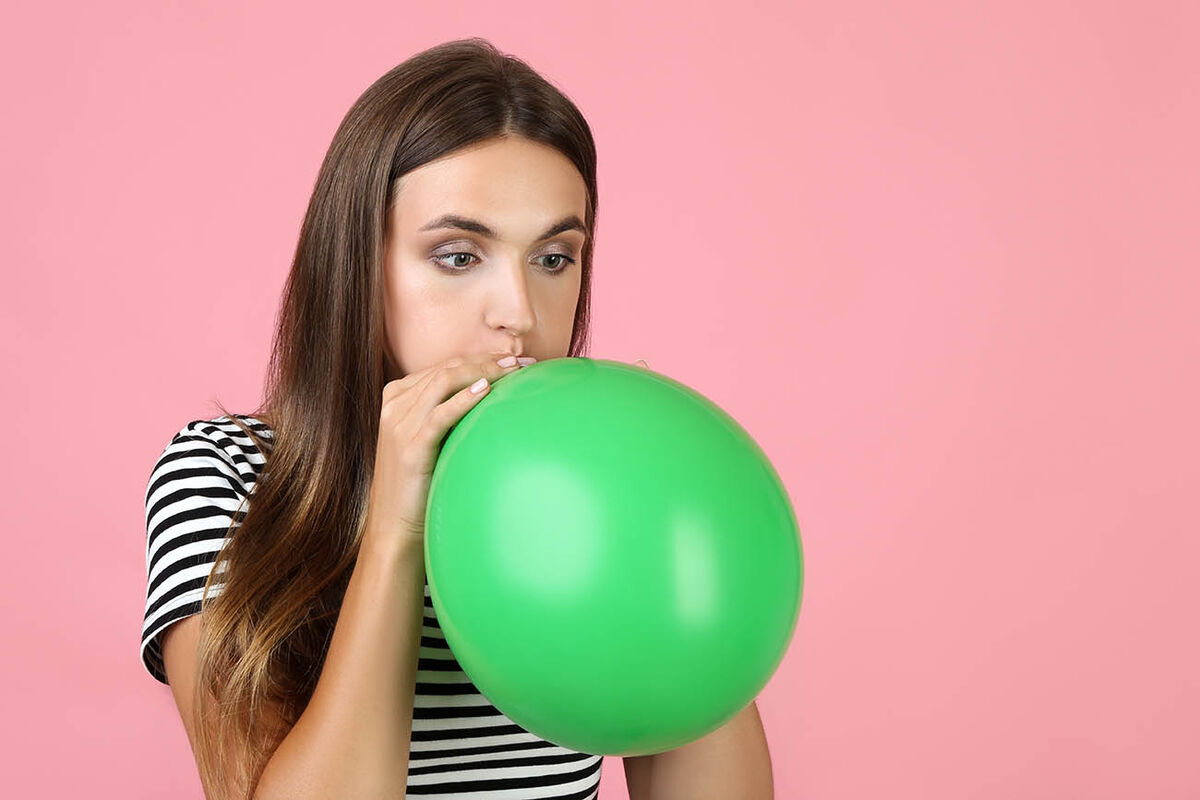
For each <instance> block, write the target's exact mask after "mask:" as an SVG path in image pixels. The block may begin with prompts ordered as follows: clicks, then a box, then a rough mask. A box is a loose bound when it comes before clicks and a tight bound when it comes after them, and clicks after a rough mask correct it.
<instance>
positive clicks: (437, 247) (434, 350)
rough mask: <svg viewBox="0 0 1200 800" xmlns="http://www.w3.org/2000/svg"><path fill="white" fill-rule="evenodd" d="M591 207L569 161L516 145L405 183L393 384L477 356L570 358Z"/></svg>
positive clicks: (464, 154)
mask: <svg viewBox="0 0 1200 800" xmlns="http://www.w3.org/2000/svg"><path fill="white" fill-rule="evenodd" d="M586 204H587V187H586V185H585V184H584V181H583V177H582V176H581V175H580V174H579V171H578V170H576V169H575V165H574V164H572V163H571V161H570V160H569V159H567V157H566V156H564V155H563V154H562V153H560V152H559V151H558V150H555V149H554V148H552V147H548V146H546V145H543V144H539V143H535V142H531V141H529V140H528V139H522V138H516V137H511V138H503V139H496V140H491V141H489V142H487V143H485V144H479V145H473V146H471V147H469V148H464V149H462V150H458V151H456V152H454V153H453V154H451V155H449V156H445V157H443V158H441V159H438V160H437V161H433V162H430V163H428V164H424V165H422V166H420V167H418V168H417V169H415V170H413V171H411V172H409V173H408V174H406V175H404V176H403V177H402V178H401V179H400V182H399V189H398V192H397V195H396V199H395V202H394V204H393V207H392V211H391V215H390V217H389V219H388V234H387V236H386V237H385V240H386V241H385V254H384V284H385V290H384V307H385V308H384V315H385V318H386V330H387V334H386V335H387V352H388V358H389V360H390V363H389V364H388V370H389V374H388V375H387V380H394V379H396V378H400V377H403V376H404V375H407V374H408V373H410V372H416V371H418V370H421V369H424V368H426V367H429V366H432V365H434V364H437V363H439V362H441V361H444V360H446V359H448V358H451V357H453V356H467V355H470V354H473V353H486V352H501V353H513V354H516V355H530V356H533V357H535V358H537V359H538V360H539V361H544V360H547V359H551V358H559V357H563V356H566V355H567V351H568V350H569V348H570V345H571V330H572V326H573V324H574V321H575V305H576V303H577V302H578V301H579V288H580V270H581V268H582V267H581V263H580V262H581V260H582V251H583V245H584V242H585V241H586V234H585V232H584V231H583V230H582V228H583V225H584V220H585V218H586V217H585V211H586ZM444 215H454V216H457V217H461V218H463V219H464V220H466V222H463V224H465V225H468V226H474V225H476V224H478V225H481V226H484V227H486V229H487V230H488V231H490V232H485V231H484V230H483V229H482V228H481V229H478V230H464V229H462V228H461V227H456V223H455V222H454V221H446V220H442V221H441V222H439V221H438V220H439V219H440V218H442V217H443V216H444ZM560 223H563V224H561V225H560ZM576 225H577V226H578V227H575V226H576ZM552 229H553V230H554V231H555V232H552V233H550V234H549V235H548V236H546V238H542V237H543V236H544V235H545V234H547V233H548V232H549V231H551V230H552Z"/></svg>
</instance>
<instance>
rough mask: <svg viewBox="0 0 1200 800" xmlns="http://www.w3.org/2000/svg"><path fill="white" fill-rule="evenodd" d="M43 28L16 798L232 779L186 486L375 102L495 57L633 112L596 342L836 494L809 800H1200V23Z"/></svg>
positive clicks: (828, 511)
mask: <svg viewBox="0 0 1200 800" xmlns="http://www.w3.org/2000/svg"><path fill="white" fill-rule="evenodd" d="M456 20H457V21H458V22H456ZM466 20H469V24H465V23H464V22H463V21H466ZM0 27H2V30H0V67H2V69H0V85H2V89H3V92H2V95H0V96H2V97H3V98H4V101H3V102H4V110H5V114H4V116H5V120H4V124H3V126H0V137H3V147H0V164H2V169H3V188H4V190H3V192H0V204H2V209H0V210H2V212H3V218H4V227H5V236H4V241H5V244H6V247H7V249H8V256H7V257H6V266H5V268H4V276H5V284H7V285H6V287H5V289H6V290H5V291H3V292H0V297H2V299H0V304H2V305H0V308H2V310H3V313H2V315H0V323H2V325H3V328H2V329H0V347H2V348H3V356H4V363H5V365H6V367H7V372H8V373H9V379H8V380H6V381H5V382H4V386H5V390H4V392H3V393H2V397H0V404H2V407H0V416H2V418H3V419H4V420H5V421H6V423H7V428H6V431H5V451H6V453H7V454H8V457H7V458H5V459H3V462H2V466H0V469H2V470H3V476H2V477H3V480H2V481H0V485H2V486H3V487H4V491H5V494H6V498H5V503H4V506H5V513H6V516H7V519H6V522H5V525H4V528H5V531H6V536H5V544H6V553H5V556H6V565H5V570H4V586H3V590H2V591H0V611H2V613H3V619H2V620H0V622H2V629H3V631H4V634H5V647H4V652H5V657H4V658H3V659H2V660H0V670H3V681H0V687H2V688H0V691H2V692H3V696H2V698H0V704H2V708H3V711H2V715H3V719H4V724H3V734H2V735H3V739H2V740H0V758H2V759H3V761H4V764H3V770H2V774H3V775H4V784H5V785H4V789H3V791H2V793H3V794H4V795H5V796H9V797H22V798H28V797H53V798H67V797H72V798H73V797H85V796H86V797H91V798H125V799H126V800H130V799H132V798H164V797H172V798H201V791H200V787H199V782H198V779H197V777H196V772H195V766H194V762H193V761H192V755H191V752H190V750H189V748H188V743H187V739H186V737H185V735H184V730H183V727H182V725H181V724H180V721H179V719H178V717H177V715H176V710H175V707H174V704H173V701H172V699H171V696H170V692H169V690H168V689H167V687H165V686H161V685H159V684H157V683H155V682H154V681H153V680H152V679H151V678H150V677H149V676H148V675H147V674H146V673H145V672H144V671H143V670H142V667H141V665H140V663H139V661H138V645H139V633H140V626H141V620H142V612H143V604H144V591H145V575H144V546H145V541H144V538H145V531H144V527H143V525H144V523H143V519H142V513H143V509H142V500H143V492H144V489H145V485H146V480H147V477H148V475H149V470H150V468H151V466H152V464H153V462H154V460H155V458H156V457H157V456H158V454H159V452H160V451H161V448H162V447H164V446H165V444H166V441H167V439H168V438H169V437H170V435H171V434H172V433H173V432H174V431H176V430H177V429H178V428H179V427H180V426H181V425H182V424H183V423H185V422H187V421H188V420H191V419H194V418H197V417H200V416H215V414H216V411H215V408H214V407H213V406H212V405H211V403H210V401H211V400H212V399H214V398H219V399H220V400H222V401H223V402H225V403H227V404H228V405H229V406H230V407H231V408H233V409H235V410H238V411H248V410H249V409H250V408H251V407H252V406H253V404H254V403H255V401H256V400H257V398H258V396H259V391H260V388H261V378H262V373H263V369H264V367H265V364H266V357H267V352H268V349H267V348H268V345H269V340H270V333H271V325H272V321H273V315H274V311H275V308H276V304H277V302H278V298H279V291H280V288H281V285H282V281H283V278H284V276H285V274H286V270H287V266H288V260H289V258H290V257H291V255H292V251H293V248H294V246H295V237H296V235H297V231H298V227H299V222H300V218H301V215H302V213H303V210H304V207H305V204H306V203H307V200H308V196H309V192H310V190H311V187H312V182H313V179H314V177H315V175H316V171H317V168H318V166H319V163H320V160H321V157H322V156H323V154H324V151H325V148H326V147H327V145H328V144H329V140H330V137H331V136H332V134H333V131H334V129H335V127H336V125H337V123H338V121H339V120H340V119H341V117H342V115H343V114H344V113H345V111H346V110H347V109H348V108H349V106H350V104H351V103H352V102H353V100H354V99H355V98H356V97H357V96H358V94H359V93H360V92H362V91H363V90H364V89H365V88H366V87H367V86H368V85H369V84H370V83H371V82H372V81H373V80H375V78H377V77H378V76H379V75H381V74H383V73H384V72H385V71H387V70H388V69H390V68H391V67H392V66H394V65H395V64H397V63H399V62H400V61H402V60H404V59H405V58H407V57H408V56H410V55H412V54H413V53H415V52H417V51H418V50H421V49H424V48H425V47H428V46H431V45H433V44H436V43H438V42H441V41H445V40H447V39H452V38H458V37H461V36H469V35H480V36H484V37H486V38H488V39H490V40H491V41H493V42H494V43H495V44H497V46H499V47H500V48H501V49H502V50H505V51H507V52H511V53H514V54H516V55H518V56H521V57H522V58H525V59H526V60H528V61H529V62H530V63H531V64H532V65H533V66H534V67H535V68H536V69H539V70H540V71H542V72H543V74H545V75H546V76H547V77H549V78H550V79H551V80H553V81H555V82H556V83H557V84H558V85H559V86H560V87H562V88H563V89H564V90H565V91H567V93H568V94H569V95H570V96H571V97H572V98H573V99H574V100H575V101H576V102H577V103H578V104H579V106H580V107H581V109H582V110H583V111H584V113H585V115H586V116H587V118H588V119H589V121H590V123H591V124H592V126H593V129H594V132H595V135H596V138H597V143H598V147H599V154H600V188H601V196H600V206H601V211H600V227H599V231H598V234H599V239H598V246H597V250H596V259H597V262H596V264H597V270H598V273H597V278H596V298H595V306H596V331H595V346H594V349H593V354H594V355H596V356H598V357H606V358H620V359H625V360H630V361H631V360H633V359H635V358H637V357H644V358H646V359H647V361H648V362H649V364H650V366H651V367H652V368H654V369H656V370H659V371H661V372H664V373H666V374H668V375H671V376H673V377H675V378H676V379H678V380H682V381H684V382H686V383H688V384H689V385H691V386H694V387H695V388H697V389H698V390H700V391H702V392H704V393H705V394H706V395H708V396H709V397H711V398H712V399H713V400H714V401H716V402H718V403H719V404H721V405H722V406H723V407H724V408H726V409H727V410H728V411H729V412H730V413H731V414H733V416H734V417H735V418H737V419H738V420H739V421H740V422H741V423H742V424H743V425H744V426H745V427H746V428H747V430H749V431H750V432H751V434H752V435H753V436H754V437H755V438H756V439H757V440H758V441H759V443H760V444H761V445H762V446H763V448H764V450H765V451H766V452H767V454H768V456H769V457H770V458H771V459H772V461H773V462H774V463H775V465H776V467H777V469H778V470H779V472H780V475H781V476H782V477H783V479H784V482H785V483H786V485H787V486H788V489H789V492H790V494H791V497H792V499H793V502H794V503H795V506H796V511H797V516H798V519H799V521H800V526H801V532H802V538H803V542H804V549H805V556H806V572H807V574H806V585H805V593H804V604H803V607H802V611H801V616H800V621H799V624H798V627H797V630H796V636H795V639H794V640H793V642H792V646H791V648H790V650H789V652H788V654H787V657H786V659H785V661H784V662H783V664H782V666H781V667H780V669H779V670H778V672H777V673H776V674H775V675H774V676H773V678H772V680H771V682H770V683H769V685H768V686H767V687H766V689H765V690H764V691H763V692H762V694H761V695H760V697H759V701H758V702H759V707H760V709H761V713H762V717H763V720H764V725H765V728H766V731H767V736H768V740H769V742H770V747H771V751H772V756H773V761H774V767H775V779H776V789H777V797H779V798H822V800H824V799H825V798H863V799H864V800H865V799H866V798H877V797H888V798H893V799H894V800H906V799H907V798H921V799H922V800H935V799H937V800H941V799H942V798H945V799H946V800H951V799H955V800H957V798H965V797H969V798H977V799H980V800H983V799H987V798H996V799H997V800H999V799H1000V798H1004V799H1005V800H1007V799H1008V798H1013V797H1021V798H1067V797H1071V798H1114V799H1115V798H1128V797H1135V796H1136V797H1146V798H1189V797H1190V798H1194V797H1197V796H1198V795H1200V767H1197V760H1196V751H1197V747H1198V745H1200V679H1198V678H1197V675H1200V663H1198V662H1200V658H1198V656H1200V652H1198V645H1197V642H1198V641H1200V622H1198V620H1200V615H1198V614H1197V607H1198V605H1200V603H1198V602H1197V601H1198V598H1197V590H1196V586H1197V578H1198V577H1200V575H1198V572H1200V570H1198V568H1197V563H1200V543H1198V538H1197V530H1198V528H1200V526H1198V525H1197V519H1196V517H1197V512H1196V494H1197V493H1196V489H1197V485H1198V481H1197V477H1198V475H1197V466H1196V452H1197V445H1198V444H1200V436H1198V431H1197V422H1196V411H1197V407H1198V405H1200V397H1198V394H1200V392H1198V391H1197V388H1198V386H1197V378H1196V374H1197V363H1198V362H1200V359H1198V355H1200V353H1198V352H1197V351H1198V350H1200V347H1198V346H1197V345H1198V341H1197V340H1198V331H1200V325H1198V323H1197V316H1198V312H1197V306H1198V301H1200V279H1198V277H1197V266H1198V264H1200V258H1198V256H1200V246H1198V245H1200V236H1198V233H1197V225H1196V222H1197V219H1196V218H1197V205H1198V200H1200V168H1198V158H1197V146H1196V143H1197V142H1198V141H1200V112H1198V105H1200V97H1198V95H1200V89H1198V87H1200V57H1198V56H1197V52H1198V51H1200V35H1198V31H1200V14H1198V13H1197V5H1196V4H1194V3H1190V2H1174V3H1171V2H1136V3H1135V2H1128V3H1075V2H1071V3H1067V2H1062V1H1061V0H1050V1H1046V0H1042V1H1041V2H1037V3H1011V2H988V3H949V2H947V3H931V2H894V3H884V2H865V1H864V0H838V1H837V2H826V3H799V2H792V3H783V2H748V3H738V4H736V5H735V6H726V5H723V4H721V5H718V4H711V5H709V6H707V7H705V6H701V7H697V6H696V5H695V4H694V3H682V2H680V3H665V2H664V3H656V4H650V5H643V4H618V5H615V6H614V5H613V4H603V5H592V6H591V7H584V6H580V7H574V6H572V5H570V4H568V5H563V4H561V3H548V2H545V3H505V4H496V3H483V2H475V3H466V4H456V5H455V6H454V7H453V8H452V9H448V8H447V9H442V8H440V7H439V6H437V4H397V3H362V2H357V3H356V2H350V3H342V4H337V5H336V6H335V5H329V4H322V3H301V4H297V3H283V2H270V3H254V4H244V3H236V4H235V3H228V4H224V5H220V6H219V5H216V4H211V3H210V4H198V3H195V4H193V3H188V4H184V3H179V4H171V6H170V7H169V5H168V4H166V3H153V2H148V3H129V2H120V3H105V4H85V3H75V4H73V5H72V6H71V7H70V8H69V9H67V10H66V12H65V13H64V9H63V8H62V6H61V5H50V6H43V7H37V6H34V5H30V4H25V5H22V6H20V7H15V6H14V7H13V8H12V9H10V10H9V11H8V12H7V13H6V22H5V24H4V25H3V26H0ZM1189 490H1190V491H1189ZM624 791H625V789H624V778H623V774H622V771H621V765H620V762H619V761H618V760H617V759H607V760H606V762H605V767H604V780H603V784H602V790H601V796H602V797H609V798H616V797H621V796H624Z"/></svg>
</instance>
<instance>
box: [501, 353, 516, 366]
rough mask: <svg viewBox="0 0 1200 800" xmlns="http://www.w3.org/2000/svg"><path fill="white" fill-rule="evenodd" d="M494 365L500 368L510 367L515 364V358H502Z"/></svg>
mask: <svg viewBox="0 0 1200 800" xmlns="http://www.w3.org/2000/svg"><path fill="white" fill-rule="evenodd" d="M496 363H497V364H499V365H500V366H502V367H511V366H512V365H513V364H516V363H517V357H516V356H505V357H504V358H502V359H500V360H499V361H497V362H496Z"/></svg>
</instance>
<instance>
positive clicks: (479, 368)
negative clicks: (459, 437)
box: [363, 353, 536, 544]
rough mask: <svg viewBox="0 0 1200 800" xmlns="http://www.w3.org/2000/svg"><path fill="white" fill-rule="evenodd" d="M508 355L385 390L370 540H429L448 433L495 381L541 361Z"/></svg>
mask: <svg viewBox="0 0 1200 800" xmlns="http://www.w3.org/2000/svg"><path fill="white" fill-rule="evenodd" d="M504 355H505V354H504V353H483V354H479V355H474V356H469V357H465V358H457V357H456V358H451V359H448V360H446V361H443V362H442V363H440V364H435V365H434V366H432V367H428V368H426V369H423V370H418V371H417V372H413V373H410V374H408V375H405V376H404V377H403V378H399V379H397V380H394V381H388V383H387V384H386V385H385V386H384V387H383V405H382V407H381V409H380V413H379V438H378V442H377V445H376V448H375V474H374V476H373V477H372V479H371V493H370V501H369V503H368V506H367V526H366V531H365V533H364V534H363V535H364V537H365V538H367V539H370V540H371V541H372V542H376V543H382V544H393V543H394V542H395V541H396V539H397V538H400V539H404V538H408V539H411V540H416V541H420V540H421V539H423V538H424V536H425V505H426V503H427V501H428V498H429V482H430V478H431V477H432V475H433V468H434V466H435V465H436V464H437V459H438V454H439V451H440V449H441V443H442V439H443V438H444V437H445V435H446V433H447V431H449V430H450V428H451V427H453V426H454V425H455V424H456V423H457V422H458V421H459V420H460V419H462V418H463V416H465V415H466V413H467V412H468V411H470V410H471V408H473V407H474V406H475V404H476V403H477V402H479V400H480V399H481V398H483V397H485V396H486V395H487V393H488V390H489V389H490V388H491V381H494V380H496V379H498V378H501V377H503V376H504V375H507V374H508V373H510V372H514V371H516V370H518V369H520V368H521V367H524V366H528V365H529V364H532V363H533V362H534V361H536V359H533V358H525V357H522V358H521V359H520V361H518V360H517V359H516V358H513V357H512V356H508V358H507V359H504V358H503V357H504ZM498 361H499V363H497V362H498ZM473 384H474V386H473V387H472V385H473ZM472 388H475V389H476V390H478V391H476V392H472V391H471V389H472Z"/></svg>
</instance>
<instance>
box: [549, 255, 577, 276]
mask: <svg viewBox="0 0 1200 800" xmlns="http://www.w3.org/2000/svg"><path fill="white" fill-rule="evenodd" d="M540 257H541V258H560V259H562V261H557V262H555V263H556V265H557V266H553V267H551V266H547V267H546V271H547V272H553V273H556V274H557V273H559V272H564V271H566V269H567V264H574V263H575V259H573V258H571V257H570V256H568V255H564V254H563V253H547V254H546V255H544V256H540Z"/></svg>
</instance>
